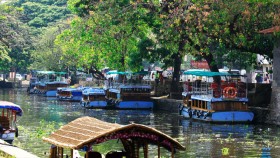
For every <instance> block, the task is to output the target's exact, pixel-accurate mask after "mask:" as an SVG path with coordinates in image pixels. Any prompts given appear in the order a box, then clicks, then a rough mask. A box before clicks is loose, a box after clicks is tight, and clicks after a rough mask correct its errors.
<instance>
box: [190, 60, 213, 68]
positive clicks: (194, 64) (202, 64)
mask: <svg viewBox="0 0 280 158" xmlns="http://www.w3.org/2000/svg"><path fill="white" fill-rule="evenodd" d="M191 66H192V68H195V69H209V65H208V63H207V62H206V61H194V60H192V61H191Z"/></svg>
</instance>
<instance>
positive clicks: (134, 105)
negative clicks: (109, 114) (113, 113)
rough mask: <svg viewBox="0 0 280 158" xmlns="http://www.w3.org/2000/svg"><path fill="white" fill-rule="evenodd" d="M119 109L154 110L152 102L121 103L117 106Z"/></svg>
mask: <svg viewBox="0 0 280 158" xmlns="http://www.w3.org/2000/svg"><path fill="white" fill-rule="evenodd" d="M116 107H117V108H119V109H153V108H154V103H153V102H152V101H121V102H119V103H118V104H117V105H116Z"/></svg>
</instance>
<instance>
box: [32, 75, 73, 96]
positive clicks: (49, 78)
mask: <svg viewBox="0 0 280 158" xmlns="http://www.w3.org/2000/svg"><path fill="white" fill-rule="evenodd" d="M36 75H37V80H38V81H37V83H36V85H35V87H34V90H31V89H30V91H33V92H34V93H35V94H41V95H43V96H46V97H56V96H57V95H56V93H57V88H58V87H68V85H69V84H68V82H67V81H66V79H65V77H63V76H65V75H66V72H54V71H37V72H36Z"/></svg>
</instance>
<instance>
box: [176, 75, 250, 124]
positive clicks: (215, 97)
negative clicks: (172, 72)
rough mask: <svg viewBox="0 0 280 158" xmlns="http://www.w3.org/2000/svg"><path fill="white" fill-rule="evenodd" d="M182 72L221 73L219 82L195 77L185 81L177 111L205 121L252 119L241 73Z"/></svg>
mask: <svg viewBox="0 0 280 158" xmlns="http://www.w3.org/2000/svg"><path fill="white" fill-rule="evenodd" d="M184 74H185V75H193V76H199V77H202V76H204V77H206V78H207V79H209V78H211V81H213V77H220V78H222V79H223V80H225V81H223V80H222V81H221V83H220V84H219V83H216V82H208V81H207V80H205V81H201V80H196V81H194V82H186V87H185V91H184V92H183V93H182V96H183V105H180V106H179V112H180V114H181V115H182V116H184V117H186V118H192V119H197V120H202V121H208V122H227V123H240V122H252V121H253V118H254V113H253V112H252V111H250V110H249V108H248V98H247V88H246V83H244V82H242V81H241V80H240V77H246V76H240V75H231V74H230V73H219V72H209V71H189V72H184Z"/></svg>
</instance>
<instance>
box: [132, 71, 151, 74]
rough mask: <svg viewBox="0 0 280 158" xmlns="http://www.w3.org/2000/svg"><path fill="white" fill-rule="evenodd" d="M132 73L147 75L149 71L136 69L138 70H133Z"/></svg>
mask: <svg viewBox="0 0 280 158" xmlns="http://www.w3.org/2000/svg"><path fill="white" fill-rule="evenodd" d="M132 74H133V75H148V74H149V72H148V71H138V72H133V73H132Z"/></svg>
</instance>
